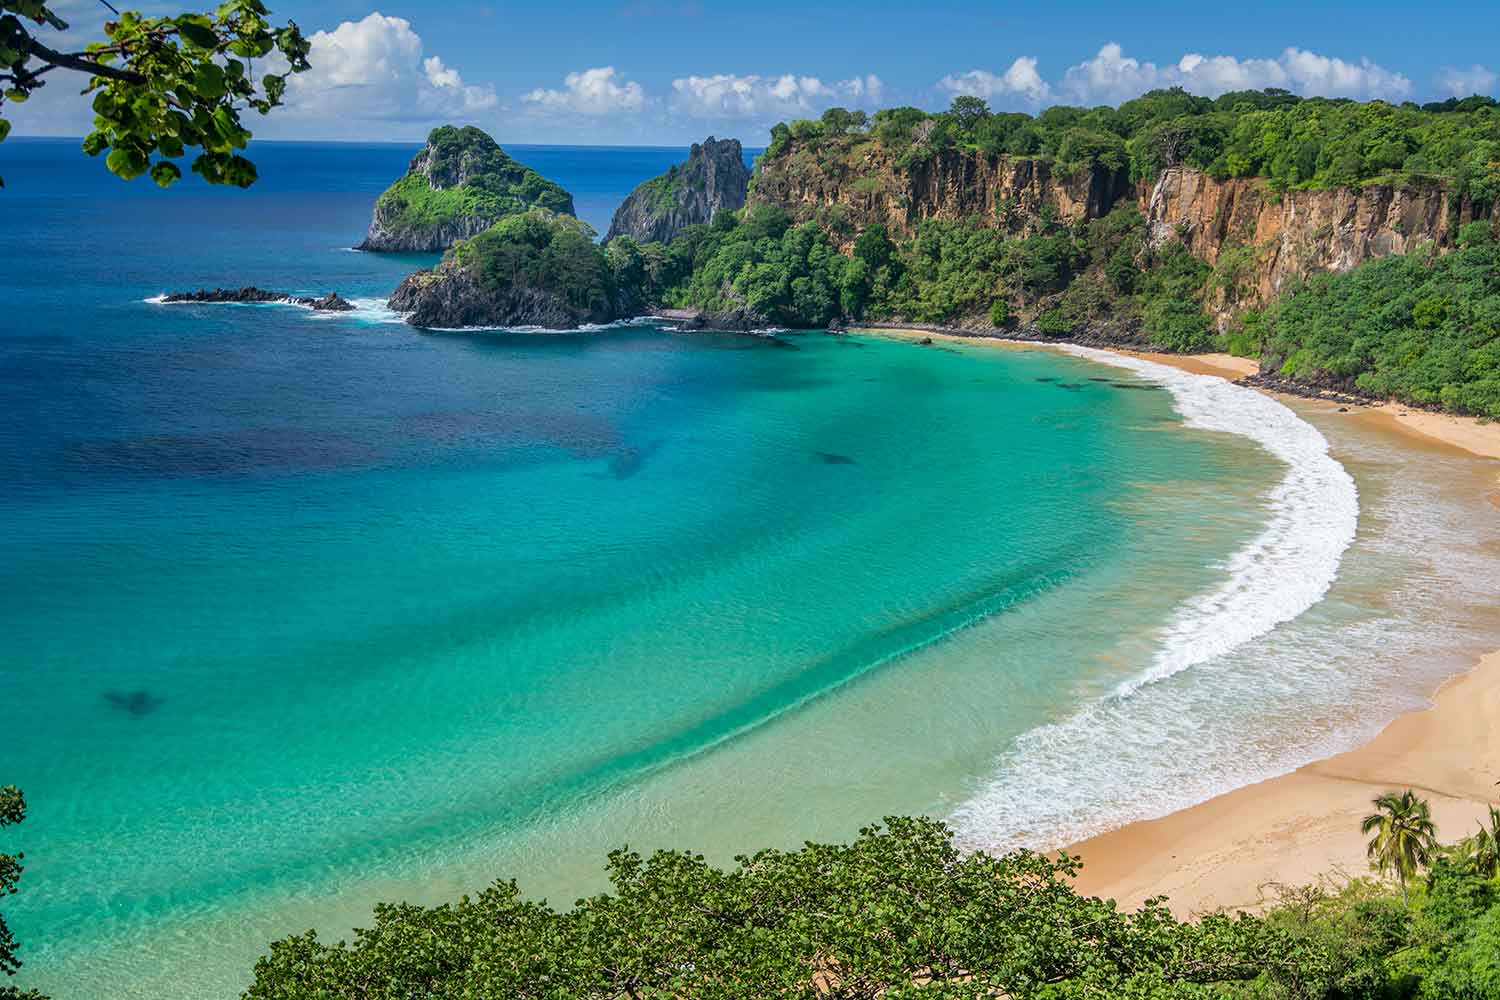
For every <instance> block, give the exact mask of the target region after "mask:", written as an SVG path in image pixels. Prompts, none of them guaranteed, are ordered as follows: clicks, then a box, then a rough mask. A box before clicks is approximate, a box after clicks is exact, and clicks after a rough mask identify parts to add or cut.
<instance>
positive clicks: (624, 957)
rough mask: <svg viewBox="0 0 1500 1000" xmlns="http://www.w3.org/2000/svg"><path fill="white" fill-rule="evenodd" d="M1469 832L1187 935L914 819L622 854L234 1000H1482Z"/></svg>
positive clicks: (384, 928)
mask: <svg viewBox="0 0 1500 1000" xmlns="http://www.w3.org/2000/svg"><path fill="white" fill-rule="evenodd" d="M1387 799H1389V800H1390V801H1389V802H1385V800H1387ZM1379 801H1381V802H1384V803H1385V805H1382V806H1381V809H1380V812H1379V814H1378V815H1377V818H1378V819H1380V820H1381V824H1380V826H1381V831H1382V834H1381V836H1382V844H1385V843H1386V840H1387V839H1388V838H1386V837H1385V835H1384V832H1383V831H1385V830H1387V829H1389V830H1396V829H1397V828H1398V827H1399V826H1400V824H1399V823H1396V824H1387V823H1386V822H1385V821H1386V819H1387V818H1388V817H1391V816H1401V817H1409V816H1417V815H1420V814H1421V813H1422V812H1423V809H1424V807H1425V803H1422V802H1421V800H1419V799H1416V798H1415V797H1414V796H1412V795H1411V793H1409V792H1407V793H1404V794H1397V793H1394V792H1393V793H1390V794H1389V795H1388V796H1382V797H1381V800H1379ZM1388 807H1389V808H1388ZM1403 822H1404V821H1403ZM1418 825H1420V824H1418ZM1428 832H1429V833H1430V831H1428ZM1473 840H1474V838H1470V840H1469V841H1465V842H1464V843H1462V844H1460V845H1457V846H1455V847H1451V848H1441V849H1440V848H1435V847H1433V846H1431V845H1428V846H1427V847H1426V848H1425V849H1424V851H1418V852H1410V851H1406V850H1405V849H1404V848H1400V847H1399V844H1401V843H1407V841H1406V840H1405V839H1404V837H1403V836H1402V835H1397V836H1396V840H1395V841H1392V843H1394V844H1397V845H1398V846H1397V848H1396V851H1397V855H1396V856H1400V857H1404V858H1406V860H1407V861H1410V862H1411V867H1410V868H1407V869H1403V868H1397V869H1391V870H1392V871H1393V872H1396V871H1401V870H1405V871H1407V877H1408V878H1409V880H1410V885H1409V898H1406V899H1403V897H1402V896H1400V895H1398V894H1397V893H1395V892H1394V891H1392V889H1391V888H1390V887H1389V884H1388V883H1384V882H1380V881H1372V880H1368V879H1359V880H1355V881H1353V882H1350V883H1348V884H1347V885H1345V886H1343V887H1342V888H1338V889H1336V890H1330V889H1327V888H1322V887H1308V888H1302V889H1294V890H1287V891H1285V892H1284V893H1283V895H1282V897H1281V899H1280V901H1279V902H1277V903H1275V904H1274V905H1272V906H1271V907H1270V908H1269V910H1268V911H1267V912H1266V913H1265V914H1263V915H1262V916H1245V915H1243V914H1242V915H1238V916H1235V917H1233V918H1230V917H1226V916H1221V915H1212V916H1207V917H1203V918H1200V919H1199V920H1197V921H1191V922H1183V921H1179V920H1177V919H1175V918H1174V917H1173V916H1172V915H1171V914H1170V913H1169V912H1168V911H1167V910H1166V909H1165V907H1164V906H1163V905H1162V902H1161V901H1159V900H1153V901H1150V902H1148V903H1147V904H1146V905H1145V906H1143V907H1142V908H1141V909H1140V910H1138V911H1136V912H1132V913H1126V912H1122V911H1121V910H1119V909H1118V908H1117V907H1116V906H1115V905H1114V904H1113V903H1112V902H1108V901H1103V900H1099V899H1094V898H1088V897H1085V896H1081V895H1080V894H1078V892H1077V891H1076V890H1075V889H1074V887H1073V876H1074V875H1075V874H1076V872H1077V870H1078V867H1079V864H1078V861H1077V860H1076V859H1074V858H1071V857H1068V856H1066V855H1064V856H1060V857H1058V858H1057V859H1055V860H1054V859H1049V858H1046V857H1043V856H1040V855H1036V854H1030V853H1026V852H1021V853H1017V854H1010V855H1007V856H1005V857H1000V858H996V857H992V856H990V855H987V854H984V853H982V852H977V853H971V854H963V853H960V852H959V851H958V850H957V849H956V848H955V847H954V845H953V843H952V840H951V835H950V833H949V831H948V830H947V829H946V828H945V827H944V826H942V824H939V823H935V822H933V821H930V820H911V819H888V820H887V821H886V824H885V826H884V827H872V828H870V829H867V830H864V831H862V832H861V833H860V836H859V837H858V838H857V839H856V840H855V841H854V842H853V843H850V844H847V845H838V844H807V845H806V846H804V847H803V848H801V849H800V850H795V851H786V852H783V851H762V852H760V853H758V854H755V855H753V856H750V857H742V858H738V859H737V860H736V864H735V866H734V867H732V868H729V869H727V870H726V869H720V868H717V867H715V866H713V865H710V864H708V863H707V862H706V861H705V860H704V859H703V858H702V857H701V856H698V855H694V854H689V853H684V852H674V851H664V852H659V853H657V854H655V855H652V856H651V857H649V858H643V857H642V856H641V855H639V854H636V853H633V852H630V851H623V850H622V851H618V852H615V853H614V854H611V855H610V857H609V865H608V871H609V875H610V880H611V883H612V886H613V888H612V890H611V891H610V892H607V893H603V894H600V895H597V896H593V897H590V898H588V899H583V900H579V901H578V902H577V903H575V904H574V905H573V906H572V907H571V908H569V909H565V910H558V909H554V908H553V907H550V906H548V905H547V904H546V903H545V902H542V901H536V900H527V899H526V898H524V897H523V896H522V894H521V891H520V889H519V888H518V886H517V885H516V884H515V883H514V882H500V883H496V884H495V885H494V886H492V887H491V888H489V889H487V890H485V891H484V892H483V893H481V894H480V895H478V896H476V897H472V898H471V897H464V898H463V899H461V900H459V901H458V902H457V903H454V904H449V905H444V906H438V907H431V908H427V907H420V906H411V905H387V906H381V907H379V908H377V910H376V913H375V923H374V925H373V926H372V927H371V928H369V929H367V930H363V931H359V932H357V934H356V936H355V938H354V940H353V942H352V943H344V942H339V943H336V944H328V943H325V942H323V941H321V940H319V939H318V937H317V936H316V935H315V934H314V933H313V932H308V933H306V934H302V935H297V936H294V937H291V938H287V939H285V940H283V941H278V942H276V943H275V944H273V945H272V947H271V951H270V954H268V955H267V956H266V957H264V958H262V959H261V961H260V962H259V964H258V965H257V966H256V974H255V982H254V984H253V985H252V986H251V987H250V989H249V991H248V992H247V993H246V997H247V998H248V1000H291V998H294V997H295V998H301V997H312V996H316V997H321V998H324V1000H342V998H356V997H357V998H360V1000H365V998H396V997H402V998H406V997H490V996H494V997H502V996H503V997H507V998H510V997H515V998H529V997H536V998H543V997H548V998H551V997H557V998H563V997H567V998H575V997H576V998H600V1000H603V998H611V1000H613V998H653V1000H665V998H669V997H694V998H720V1000H731V998H732V1000H740V998H744V1000H750V998H763V997H806V998H809V1000H812V998H814V997H817V998H826V1000H840V998H859V1000H867V998H868V1000H873V998H875V997H904V996H909V997H918V996H920V997H934V998H937V997H964V998H975V1000H977V998H980V997H994V996H1008V997H1014V998H1017V1000H1023V998H1039V1000H1040V998H1046V1000H1064V998H1083V997H1097V998H1116V997H1120V998H1133V1000H1146V998H1168V997H1183V998H1187V997H1193V998H1212V997H1219V998H1225V1000H1240V998H1244V1000H1249V998H1257V1000H1262V998H1263V1000H1354V998H1368V1000H1377V998H1380V1000H1403V998H1409V1000H1489V998H1494V997H1497V996H1500V880H1497V879H1496V878H1495V876H1494V874H1493V872H1490V871H1487V870H1484V869H1482V868H1481V867H1480V866H1479V865H1477V864H1476V863H1475V862H1474V856H1475V855H1474V849H1473ZM1383 852H1384V847H1382V850H1381V852H1377V853H1378V854H1383ZM1422 857H1425V858H1427V859H1428V860H1427V861H1426V862H1424V861H1422V860H1421V858H1422ZM1402 863H1403V864H1404V863H1405V862H1402ZM1424 869H1425V870H1426V877H1425V878H1421V877H1420V875H1421V873H1422V872H1423V870H1424Z"/></svg>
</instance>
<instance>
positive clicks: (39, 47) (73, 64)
mask: <svg viewBox="0 0 1500 1000" xmlns="http://www.w3.org/2000/svg"><path fill="white" fill-rule="evenodd" d="M30 51H31V54H32V55H34V56H36V57H37V58H38V59H41V60H42V61H43V62H48V63H51V64H52V65H53V66H60V67H62V68H63V69H75V70H77V71H78V72H80V73H88V74H89V75H90V76H102V77H104V78H105V79H106V80H119V81H121V82H122V83H134V84H143V83H145V82H146V78H145V77H144V76H142V75H141V74H140V73H137V72H135V71H133V70H128V69H118V68H116V67H114V66H106V65H104V64H103V63H99V62H95V61H94V60H92V59H89V58H86V57H84V56H76V55H68V54H66V53H63V52H58V51H56V50H54V49H49V48H47V46H45V45H43V44H42V43H41V42H39V41H37V40H36V39H35V38H33V39H32V40H31V48H30Z"/></svg>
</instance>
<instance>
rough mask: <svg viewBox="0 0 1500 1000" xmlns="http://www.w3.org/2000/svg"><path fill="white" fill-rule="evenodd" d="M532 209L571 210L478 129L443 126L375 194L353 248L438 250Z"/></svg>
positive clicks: (562, 194)
mask: <svg viewBox="0 0 1500 1000" xmlns="http://www.w3.org/2000/svg"><path fill="white" fill-rule="evenodd" d="M532 208H544V209H547V210H548V211H550V212H556V213H560V214H563V215H572V214H573V196H572V195H570V194H569V193H568V192H567V191H565V190H564V189H563V188H561V187H559V186H558V185H556V184H554V183H553V182H552V181H549V180H547V179H546V178H545V177H543V176H542V175H541V174H539V173H537V172H536V171H535V170H532V169H531V168H530V167H527V166H525V165H523V164H521V163H518V162H517V161H516V160H514V159H512V158H511V157H510V156H509V155H508V154H507V153H506V152H505V150H503V149H501V148H500V147H499V146H498V145H497V144H496V143H495V140H494V139H492V138H490V136H489V135H488V133H486V132H484V131H482V130H481V129H477V128H474V127H473V126H472V125H471V126H468V127H466V128H455V127H454V126H452V125H444V126H442V127H441V128H436V129H433V130H432V133H431V134H430V135H428V137H427V145H426V146H425V147H424V148H423V149H422V151H421V152H420V153H418V154H417V155H416V156H415V157H414V158H413V159H412V161H411V166H410V167H408V168H407V171H406V173H405V174H404V175H403V176H402V177H401V178H400V179H399V180H397V181H396V183H394V184H392V185H391V186H390V187H388V188H386V190H385V193H383V194H382V195H381V196H380V197H379V199H377V200H376V202H375V216H374V219H373V220H372V221H371V222H370V231H369V233H368V234H367V235H366V236H365V239H364V242H363V243H361V244H360V245H359V247H358V248H357V249H360V250H375V251H392V252H409V253H441V252H442V251H444V250H446V249H448V248H449V247H451V246H452V245H453V244H455V243H457V242H458V241H459V240H463V239H468V238H469V237H471V236H476V235H478V234H479V233H481V232H483V231H484V230H486V229H488V228H489V227H490V226H492V225H494V224H495V223H496V222H499V221H500V220H501V219H503V218H505V217H507V216H511V215H516V214H518V213H521V212H525V211H527V210H528V209H532Z"/></svg>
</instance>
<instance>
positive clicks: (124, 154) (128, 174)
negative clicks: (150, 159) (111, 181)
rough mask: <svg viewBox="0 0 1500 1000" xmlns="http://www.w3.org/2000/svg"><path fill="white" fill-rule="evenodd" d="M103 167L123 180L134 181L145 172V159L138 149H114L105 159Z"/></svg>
mask: <svg viewBox="0 0 1500 1000" xmlns="http://www.w3.org/2000/svg"><path fill="white" fill-rule="evenodd" d="M104 165H105V166H107V167H109V169H110V171H111V172H112V173H114V174H115V175H116V176H118V177H120V178H122V179H124V180H127V181H129V180H134V179H135V178H137V177H139V176H140V175H141V174H143V173H145V172H146V166H147V163H146V157H145V156H144V155H142V154H141V151H140V150H138V149H132V148H128V147H127V148H124V149H122V148H120V147H118V146H117V147H115V148H114V149H112V150H110V153H109V156H107V157H105V159H104Z"/></svg>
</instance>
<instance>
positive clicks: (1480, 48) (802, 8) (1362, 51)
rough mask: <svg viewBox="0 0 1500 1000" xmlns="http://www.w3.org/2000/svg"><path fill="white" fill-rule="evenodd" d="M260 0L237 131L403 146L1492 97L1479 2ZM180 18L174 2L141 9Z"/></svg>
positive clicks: (660, 140) (29, 115) (62, 8)
mask: <svg viewBox="0 0 1500 1000" xmlns="http://www.w3.org/2000/svg"><path fill="white" fill-rule="evenodd" d="M268 2H269V4H270V6H271V7H272V8H273V10H274V11H275V13H276V15H277V17H278V18H286V17H291V18H293V19H295V20H296V21H297V22H298V23H299V24H300V25H301V26H302V28H303V30H304V32H306V33H307V34H309V35H311V36H313V38H314V50H313V57H312V58H313V62H314V68H313V70H312V71H311V72H310V73H308V74H305V75H304V77H302V78H298V79H297V80H295V82H294V86H293V88H292V91H291V95H290V101H289V106H288V107H287V108H285V109H280V110H279V111H278V113H277V114H275V115H274V116H273V117H272V118H271V119H267V120H263V121H261V122H259V123H252V127H254V128H255V129H256V132H257V134H258V135H261V136H263V137H268V138H309V139H312V138H320V139H351V140H382V139H388V140H400V141H409V140H413V139H417V138H420V137H421V136H422V135H423V134H425V132H426V131H427V130H428V129H429V128H431V127H432V126H433V125H435V124H439V123H442V122H445V121H456V122H464V123H473V124H478V125H480V126H482V127H484V128H486V129H487V130H489V131H491V132H492V133H493V134H494V135H495V136H496V138H498V139H499V140H500V141H501V142H587V143H601V144H630V143H639V144H661V145H680V144H684V143H687V142H690V141H694V140H697V139H701V138H702V137H703V136H705V135H707V134H709V133H710V132H712V133H715V134H718V135H721V136H722V135H733V136H737V137H739V138H741V139H743V140H744V141H745V142H746V143H747V144H749V145H761V144H763V142H764V141H765V133H766V131H767V130H768V129H769V127H770V125H771V124H773V123H774V122H776V121H779V120H783V119H786V118H792V117H800V116H811V115H816V114H818V113H820V112H821V111H822V110H823V109H824V108H826V107H829V106H832V105H835V104H842V105H846V106H850V107H856V106H857V107H866V108H874V107H881V106H890V105H893V104H916V105H918V106H922V107H933V108H936V107H942V106H945V105H946V104H947V103H948V101H949V100H951V99H952V97H953V96H954V95H955V94H959V93H973V94H978V95H980V96H983V97H985V98H986V99H988V100H989V101H990V103H991V105H992V106H994V107H996V108H1003V109H1014V110H1024V111H1034V110H1036V109H1037V108H1039V107H1042V106H1045V105H1047V104H1053V103H1070V104H1087V105H1092V104H1105V103H1108V104H1114V103H1118V102H1119V101H1120V100H1122V99H1126V98H1128V97H1131V96H1134V95H1135V94H1137V93H1139V92H1140V91H1142V90H1144V89H1147V88H1149V87H1151V86H1166V85H1171V84H1181V85H1182V86H1185V87H1187V88H1188V89H1189V90H1193V91H1195V92H1200V93H1207V94H1210V95H1212V94H1216V93H1220V92H1223V91H1224V90H1227V89H1237V88H1239V87H1242V86H1266V85H1274V86H1285V87H1287V88H1288V89H1291V90H1294V91H1298V92H1300V93H1305V94H1327V95H1330V96H1348V97H1357V98H1370V97H1380V98H1384V99H1387V100H1392V101H1399V100H1404V99H1411V100H1416V101H1418V102H1421V101H1427V100H1432V99H1436V98H1442V97H1447V96H1451V95H1453V94H1461V95H1467V94H1469V93H1473V92H1481V93H1495V91H1496V89H1497V77H1500V49H1496V47H1495V45H1494V40H1495V39H1496V38H1497V37H1500V6H1495V5H1484V6H1480V5H1472V6H1471V5H1456V4H1453V5H1443V4H1427V5H1424V6H1420V7H1414V6H1413V5H1411V4H1403V5H1400V6H1398V5H1395V4H1385V3H1371V2H1365V3H1361V4H1358V5H1352V4H1350V5H1344V4H1327V5H1318V4H1313V3H1300V4H1299V3H1270V4H1259V5H1254V6H1252V5H1247V4H1204V3H1196V4H1142V3H1135V4H1125V3H1119V2H1115V3H1108V4H1106V3H1072V4H1066V5H1061V4H1056V5H1042V4H1038V3H1036V2H1035V0H1032V2H1029V3H1026V4H1020V3H988V4H984V3H969V4H964V3H944V2H939V3H934V4H930V5H919V4H912V3H884V2H865V3H845V2H839V3H817V4H815V3H811V2H802V3H793V2H784V0H765V2H759V3H755V2H744V0H741V2H735V3H721V2H718V0H597V2H563V0H558V2H553V3H546V4H538V3H529V4H519V3H495V2H486V3H480V2H454V3H417V2H395V3H380V4H372V3H371V2H370V0H331V2H322V3H309V2H305V0H280V2H278V0H268ZM116 5H117V6H119V5H120V4H119V3H118V2H117V3H116ZM179 5H180V6H181V7H191V6H193V4H192V3H190V2H189V3H182V2H181V0H179V2H178V4H171V5H163V4H161V3H158V2H155V0H150V2H146V3H143V4H140V5H139V6H142V7H143V8H144V9H146V10H148V11H150V12H154V13H169V12H175V11H176V10H177V9H179ZM209 5H210V4H208V3H204V6H209ZM53 7H54V8H55V9H57V10H58V11H59V12H60V13H61V14H62V16H63V17H64V18H65V19H67V20H68V21H69V22H70V24H71V25H72V30H70V32H69V33H68V35H67V37H66V38H65V39H64V41H66V42H76V43H79V44H81V42H82V41H85V40H87V39H88V38H89V37H92V35H91V33H92V32H95V31H97V30H98V24H99V23H101V22H102V20H103V18H104V16H105V11H104V10H103V7H102V6H101V5H100V4H99V3H98V2H97V0H54V3H53ZM58 47H62V46H61V45H58ZM59 75H60V74H59ZM69 82H70V81H69ZM8 111H9V112H10V113H11V114H12V117H13V118H14V122H15V131H16V133H17V134H23V135H24V134H31V135H41V134H52V135H77V134H81V133H82V132H83V131H85V130H86V127H87V123H88V119H89V115H88V112H87V109H86V108H85V107H84V106H83V102H82V101H80V100H79V99H78V98H77V97H76V93H75V91H74V90H73V88H72V87H71V86H69V85H68V82H61V81H60V82H59V83H57V84H54V85H52V86H49V87H48V88H46V91H45V92H44V93H41V94H39V95H38V96H37V97H36V98H34V99H33V101H32V102H30V103H29V104H28V105H26V106H24V107H12V108H9V109H8Z"/></svg>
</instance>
